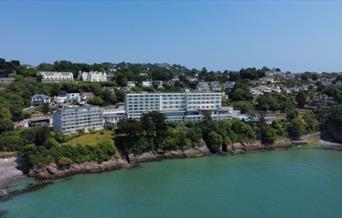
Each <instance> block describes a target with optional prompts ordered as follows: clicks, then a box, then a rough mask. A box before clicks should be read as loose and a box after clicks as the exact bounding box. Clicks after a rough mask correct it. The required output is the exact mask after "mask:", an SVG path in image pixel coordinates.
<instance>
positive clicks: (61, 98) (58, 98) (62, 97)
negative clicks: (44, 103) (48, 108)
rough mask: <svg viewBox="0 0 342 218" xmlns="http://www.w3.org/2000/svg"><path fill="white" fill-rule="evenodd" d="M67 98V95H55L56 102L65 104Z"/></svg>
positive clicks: (54, 100)
mask: <svg viewBox="0 0 342 218" xmlns="http://www.w3.org/2000/svg"><path fill="white" fill-rule="evenodd" d="M67 100H68V99H67V97H66V96H55V97H53V102H55V103H56V104H64V103H65V102H66V101H67Z"/></svg>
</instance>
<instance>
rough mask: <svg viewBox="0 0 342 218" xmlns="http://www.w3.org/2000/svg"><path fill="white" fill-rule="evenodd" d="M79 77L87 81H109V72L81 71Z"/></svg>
mask: <svg viewBox="0 0 342 218" xmlns="http://www.w3.org/2000/svg"><path fill="white" fill-rule="evenodd" d="M78 79H80V80H82V81H87V82H107V73H106V72H98V71H90V72H81V71H80V72H79V73H78Z"/></svg>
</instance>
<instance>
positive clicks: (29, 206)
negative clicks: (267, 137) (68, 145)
mask: <svg viewBox="0 0 342 218" xmlns="http://www.w3.org/2000/svg"><path fill="white" fill-rule="evenodd" d="M341 202H342V152H337V151H328V150H318V149H292V150H288V151H272V152H261V153H253V154H247V155H236V156H226V157H217V156H212V157H204V158H197V159H183V160H168V161H162V162H153V163H146V164H143V165H142V166H141V167H139V168H135V169H129V170H120V171H113V172H107V173H102V174H90V175H78V176H74V177H72V178H71V179H68V180H59V181H56V182H55V183H54V184H53V185H50V186H47V187H46V188H43V189H41V190H38V191H35V192H31V193H27V194H23V195H20V196H17V197H15V198H13V199H11V200H9V201H6V202H0V204H1V205H0V208H1V210H4V211H6V212H7V214H6V215H5V216H6V217H342V206H341Z"/></svg>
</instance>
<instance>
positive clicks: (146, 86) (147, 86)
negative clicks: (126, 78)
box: [141, 80, 152, 88]
mask: <svg viewBox="0 0 342 218" xmlns="http://www.w3.org/2000/svg"><path fill="white" fill-rule="evenodd" d="M141 86H142V87H144V88H150V87H151V86H152V81H149V80H146V81H142V82H141Z"/></svg>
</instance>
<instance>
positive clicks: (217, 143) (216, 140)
mask: <svg viewBox="0 0 342 218" xmlns="http://www.w3.org/2000/svg"><path fill="white" fill-rule="evenodd" d="M222 144H223V139H222V137H221V136H220V135H219V134H217V133H216V132H214V131H211V132H209V134H208V141H207V145H208V147H209V150H210V151H211V152H214V153H215V152H217V151H219V148H220V147H221V145H222Z"/></svg>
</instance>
